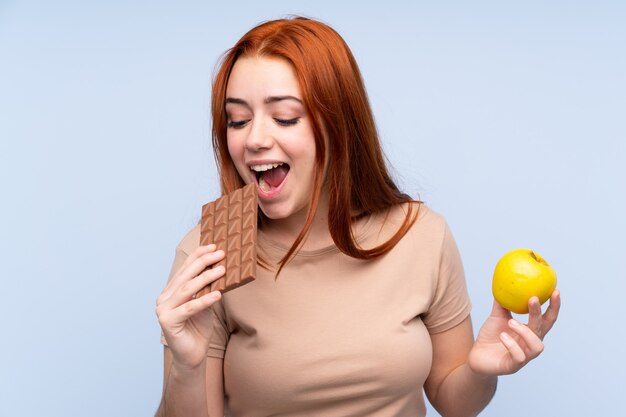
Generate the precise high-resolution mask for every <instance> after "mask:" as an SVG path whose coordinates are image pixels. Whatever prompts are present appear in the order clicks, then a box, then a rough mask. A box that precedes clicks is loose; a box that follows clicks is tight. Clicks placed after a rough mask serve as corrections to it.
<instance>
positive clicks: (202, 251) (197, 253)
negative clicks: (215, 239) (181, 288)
mask: <svg viewBox="0 0 626 417" xmlns="http://www.w3.org/2000/svg"><path fill="white" fill-rule="evenodd" d="M216 250H217V246H216V245H215V244H214V243H211V244H210V245H204V246H198V247H197V248H196V249H195V250H194V251H193V252H192V253H191V254H190V255H189V256H187V259H185V262H183V264H182V265H181V266H180V268H179V269H178V271H176V272H175V273H174V276H173V277H172V279H171V280H170V282H168V284H167V286H166V287H165V289H166V290H167V289H168V288H169V287H172V286H176V285H177V281H178V279H177V278H178V277H179V276H180V272H181V271H183V270H185V268H187V267H188V266H189V265H190V264H191V263H192V262H194V261H195V260H196V259H198V258H200V257H201V256H204V255H206V254H207V253H211V252H215V251H216Z"/></svg>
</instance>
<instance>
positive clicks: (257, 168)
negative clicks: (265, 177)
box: [250, 162, 283, 172]
mask: <svg viewBox="0 0 626 417" xmlns="http://www.w3.org/2000/svg"><path fill="white" fill-rule="evenodd" d="M282 164H283V163H282V162H279V163H276V164H259V165H251V166H250V169H251V170H253V171H255V172H263V171H267V170H268V169H272V168H276V167H277V166H280V165H282Z"/></svg>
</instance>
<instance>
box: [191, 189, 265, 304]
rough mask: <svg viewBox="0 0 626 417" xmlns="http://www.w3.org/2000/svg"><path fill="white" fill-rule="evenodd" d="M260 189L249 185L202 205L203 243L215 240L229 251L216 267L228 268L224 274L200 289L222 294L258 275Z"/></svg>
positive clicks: (201, 238)
mask: <svg viewBox="0 0 626 417" xmlns="http://www.w3.org/2000/svg"><path fill="white" fill-rule="evenodd" d="M257 207H258V205H257V188H256V184H248V185H246V186H244V187H243V188H240V189H238V190H235V191H233V192H232V193H230V194H227V195H225V196H222V197H220V198H218V199H217V200H215V201H212V202H210V203H207V204H205V205H203V206H202V221H201V226H200V245H208V244H211V243H215V245H217V249H218V250H219V249H221V250H223V251H224V252H225V253H226V256H225V257H224V259H223V260H222V261H220V262H218V263H217V264H215V266H218V265H223V266H225V267H226V273H225V275H224V277H222V278H220V279H218V280H216V281H213V282H212V283H211V284H210V285H208V286H206V287H205V288H203V289H202V290H200V291H199V292H198V294H197V295H196V297H200V296H202V295H204V294H207V293H209V292H211V291H215V290H219V291H221V292H222V293H225V292H226V291H230V290H232V289H235V288H237V287H240V286H242V285H244V284H247V283H248V282H251V281H253V280H254V279H255V277H256V263H257V253H256V236H257Z"/></svg>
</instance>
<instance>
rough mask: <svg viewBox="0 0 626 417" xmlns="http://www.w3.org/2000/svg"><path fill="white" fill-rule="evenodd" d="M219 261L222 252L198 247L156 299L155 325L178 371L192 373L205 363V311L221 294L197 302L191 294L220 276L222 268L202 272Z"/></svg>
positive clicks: (207, 321) (207, 313)
mask: <svg viewBox="0 0 626 417" xmlns="http://www.w3.org/2000/svg"><path fill="white" fill-rule="evenodd" d="M222 259H224V251H222V250H216V246H215V245H214V244H211V245H208V246H200V247H199V248H198V249H196V250H195V251H194V252H193V253H192V254H191V255H189V257H188V258H187V259H186V260H185V263H184V264H183V265H182V267H181V268H180V269H179V270H178V271H177V272H176V273H175V274H174V276H173V277H172V279H171V280H170V282H169V283H168V285H167V286H166V287H165V289H164V290H163V292H162V293H161V295H159V297H158V298H157V307H156V314H157V317H158V319H159V324H160V325H161V329H162V330H163V334H164V336H165V340H166V341H167V345H168V347H169V348H170V350H171V352H172V366H175V367H177V368H178V369H179V370H182V371H192V370H195V369H197V368H198V367H200V366H201V365H202V364H203V362H204V360H205V359H206V353H207V350H208V348H209V337H210V331H211V330H210V329H211V312H210V310H209V307H210V306H211V305H213V304H214V303H216V302H217V301H218V300H220V298H221V293H220V292H219V291H213V292H210V293H208V294H205V295H203V296H202V297H199V298H195V294H196V293H197V292H198V291H200V290H201V289H202V288H204V287H205V286H206V285H208V284H210V283H211V282H213V281H215V280H216V279H219V278H221V277H222V276H224V267H223V266H218V267H214V268H211V269H208V270H206V271H204V270H205V269H206V268H207V267H208V266H211V265H214V264H215V263H217V262H219V261H221V260H222ZM203 271H204V272H203Z"/></svg>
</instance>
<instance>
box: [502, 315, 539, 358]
mask: <svg viewBox="0 0 626 417" xmlns="http://www.w3.org/2000/svg"><path fill="white" fill-rule="evenodd" d="M509 327H510V328H511V330H513V332H515V334H516V335H518V336H519V337H520V339H521V340H522V341H523V343H524V345H525V346H526V351H525V356H526V360H531V359H534V358H536V357H537V356H539V354H540V353H541V352H543V343H542V342H541V338H540V337H539V336H538V335H537V334H536V333H535V332H534V331H533V330H532V329H531V328H530V327H528V326H524V325H523V324H522V323H520V322H519V321H517V320H515V319H511V320H509Z"/></svg>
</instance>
